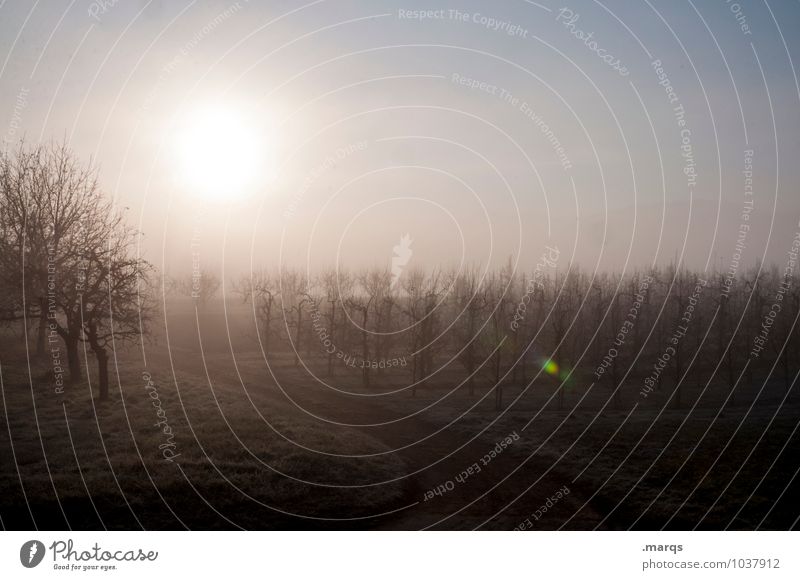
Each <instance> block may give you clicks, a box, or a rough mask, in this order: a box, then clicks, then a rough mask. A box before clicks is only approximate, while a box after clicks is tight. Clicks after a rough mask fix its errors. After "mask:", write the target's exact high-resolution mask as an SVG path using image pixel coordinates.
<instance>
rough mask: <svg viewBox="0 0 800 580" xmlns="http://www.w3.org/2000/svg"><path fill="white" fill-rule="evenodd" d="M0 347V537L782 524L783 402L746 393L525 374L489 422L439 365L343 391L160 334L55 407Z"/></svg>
mask: <svg viewBox="0 0 800 580" xmlns="http://www.w3.org/2000/svg"><path fill="white" fill-rule="evenodd" d="M190 336H191V333H188V334H187V337H190ZM8 338H9V337H8V336H6V338H5V339H4V346H3V349H2V356H1V357H0V364H2V368H0V372H1V373H2V375H1V376H2V398H1V399H0V405H1V406H2V408H1V409H0V423H2V425H0V466H2V470H1V471H0V518H1V519H2V521H1V523H2V526H3V528H4V529H35V528H36V529H103V528H107V529H142V528H144V529H184V528H189V529H220V528H222V529H236V528H245V529H421V528H432V529H474V528H480V529H506V530H510V529H514V528H518V527H524V528H528V529H547V530H552V529H579V530H586V529H629V528H633V529H648V530H652V529H662V528H665V529H682V530H685V529H695V528H696V529H746V530H751V529H781V530H784V529H792V528H797V527H798V517H800V502H799V501H798V500H797V499H796V498H797V497H798V496H799V494H800V482H799V481H798V478H797V477H796V475H797V471H798V468H800V451H799V450H798V449H799V446H800V438H798V434H797V427H798V417H800V406H798V403H797V401H798V399H800V397H792V396H789V397H787V393H786V389H785V385H784V384H783V383H781V384H773V383H772V382H771V381H768V382H767V383H766V385H764V383H763V377H758V378H757V379H758V380H754V381H753V384H748V385H742V384H740V385H739V386H738V387H737V392H736V404H735V405H730V404H728V405H723V402H724V401H725V398H726V397H727V395H728V391H727V390H724V389H722V388H721V387H719V386H717V385H714V384H712V385H710V386H706V385H705V384H703V383H701V384H696V383H695V382H692V381H689V382H688V383H687V386H686V390H685V392H684V397H683V399H684V403H683V407H682V408H680V409H677V408H674V406H673V405H666V402H667V398H668V394H667V393H663V392H657V393H655V394H654V395H653V396H651V397H649V398H648V399H647V400H643V399H641V397H638V396H637V391H636V390H634V388H633V387H631V388H629V389H626V390H623V395H622V397H621V400H620V401H618V402H615V401H612V400H610V397H609V394H610V391H609V389H608V387H606V386H594V387H591V388H590V385H589V384H581V383H580V382H578V381H575V382H573V383H572V384H570V386H569V388H568V390H567V392H566V395H565V398H564V401H563V408H562V409H559V408H558V402H557V397H554V394H555V385H554V384H553V382H552V381H548V380H546V379H540V380H538V381H536V382H535V383H534V384H533V385H531V386H530V387H528V388H527V389H526V385H525V384H522V383H520V384H508V385H506V386H505V388H504V398H503V405H504V409H505V410H504V411H502V412H497V411H495V410H494V398H493V397H494V395H493V394H492V393H491V392H490V391H489V390H488V386H487V385H482V386H481V387H479V388H478V389H477V392H476V394H475V395H474V396H469V395H468V393H467V389H466V386H464V385H461V381H462V380H463V373H459V372H457V371H456V370H455V369H453V370H448V369H445V370H444V371H442V372H441V373H439V374H438V375H437V376H436V377H435V378H434V379H432V380H430V381H428V383H427V384H425V385H424V386H421V387H420V388H419V389H418V392H417V394H416V396H414V397H412V396H411V393H410V392H409V390H408V389H405V388H404V385H406V384H407V373H405V371H403V373H399V372H395V373H392V374H389V373H387V374H385V375H384V376H381V377H377V376H376V377H373V383H374V384H373V386H372V387H371V388H370V389H364V388H363V387H361V386H360V382H359V377H358V375H357V373H353V372H349V371H348V369H339V370H338V371H337V375H338V376H336V377H335V378H334V379H330V378H329V377H326V376H324V374H325V373H324V371H325V364H324V361H323V359H322V358H321V357H313V356H312V357H311V358H309V359H307V360H306V362H307V363H308V364H309V368H308V369H305V368H303V366H302V365H301V366H300V367H295V365H294V359H293V357H291V356H289V355H288V354H278V355H276V356H273V357H270V359H269V363H270V364H269V366H268V365H267V364H266V363H265V360H264V358H263V356H262V355H261V353H260V351H259V350H258V348H257V345H256V346H254V344H253V342H252V337H247V336H244V335H242V336H235V337H234V336H232V337H231V339H230V340H231V341H232V342H231V343H232V344H233V347H231V345H230V344H229V342H228V336H227V335H226V334H225V333H216V334H215V337H214V338H210V339H208V340H205V339H204V341H203V344H202V345H201V344H200V343H199V342H197V341H196V339H194V340H195V341H194V343H193V341H192V339H191V338H185V339H181V337H180V336H178V335H177V334H175V335H174V336H172V337H171V339H170V341H169V342H166V341H164V340H161V341H158V342H157V343H155V344H152V345H147V346H146V347H145V352H146V355H147V359H146V364H145V363H144V362H143V359H142V351H141V350H136V349H135V348H132V349H129V350H127V351H120V352H118V354H117V361H116V362H117V364H116V366H115V367H113V370H112V389H111V390H112V397H111V400H110V401H108V402H103V403H100V402H97V401H95V400H94V399H93V398H92V397H91V392H92V388H93V387H95V385H94V382H93V381H94V375H93V374H91V373H90V380H89V381H84V382H83V383H81V384H78V385H75V386H73V387H71V388H68V389H67V392H66V393H65V394H64V395H63V396H62V395H59V394H57V393H55V391H54V385H53V379H52V368H51V366H50V365H49V363H48V361H47V360H45V361H32V362H31V364H30V366H29V365H28V364H27V362H26V354H25V350H24V346H21V345H20V343H19V341H11V340H9V339H8ZM232 353H235V354H232ZM88 361H89V363H90V365H91V368H92V369H93V360H92V358H91V355H89V357H88ZM309 361H310V362H309ZM145 372H146V373H149V375H150V376H151V377H152V385H151V387H150V388H146V387H147V380H146V378H145V377H144V376H143V373H145ZM312 372H313V373H315V374H316V376H317V378H315V376H314V374H312ZM326 381H327V384H326ZM95 390H96V389H95ZM153 393H155V396H157V397H158V399H157V404H158V405H160V407H161V409H162V412H161V416H159V415H158V409H157V408H156V407H155V406H154V405H153V402H154V401H155V400H156V399H154V398H153V397H154V395H153ZM791 394H792V390H790V391H789V395H791ZM729 403H730V401H729ZM159 422H161V426H156V423H159ZM165 424H166V425H169V428H170V429H171V430H172V433H173V434H174V436H173V438H172V439H168V437H167V436H166V435H165V434H164V433H163V431H160V430H159V429H161V428H162V427H163V426H164V425H165ZM509 437H510V439H508V438H509ZM501 441H502V442H505V443H506V444H505V445H503V443H501ZM172 444H174V446H173V445H172ZM498 444H499V445H498ZM159 446H161V447H159ZM167 448H168V449H170V450H172V452H174V453H178V454H179V455H177V456H176V457H175V458H174V459H172V460H171V461H168V460H165V458H164V454H163V450H164V449H167ZM167 455H170V453H168V454H167ZM476 465H477V467H476ZM478 467H479V468H480V470H478V469H477V468H478ZM567 492H568V493H567Z"/></svg>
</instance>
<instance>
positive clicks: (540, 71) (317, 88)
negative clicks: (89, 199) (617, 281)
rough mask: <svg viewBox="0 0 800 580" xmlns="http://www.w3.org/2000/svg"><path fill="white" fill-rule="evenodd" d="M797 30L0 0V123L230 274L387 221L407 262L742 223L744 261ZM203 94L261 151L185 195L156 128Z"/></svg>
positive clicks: (791, 213) (717, 11)
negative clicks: (88, 171)
mask: <svg viewBox="0 0 800 580" xmlns="http://www.w3.org/2000/svg"><path fill="white" fill-rule="evenodd" d="M415 11H422V12H423V13H426V12H427V13H426V14H424V16H426V18H424V19H421V18H420V16H422V14H419V13H418V12H415ZM778 25H779V26H778ZM797 30H800V4H799V3H798V2H788V1H786V2H777V1H775V2H769V3H766V2H748V1H742V2H738V3H733V2H726V1H725V0H714V1H711V0H707V1H696V2H693V3H692V2H680V1H678V2H674V1H659V2H649V3H648V2H646V1H645V2H629V1H617V2H609V3H600V2H579V1H570V2H567V3H565V4H560V3H554V2H551V1H549V0H542V2H538V3H534V2H527V1H524V0H508V1H502V2H485V1H484V2H464V1H458V2H384V1H375V0H371V1H360V2H359V1H340V0H329V1H317V2H308V3H305V2H273V1H266V2H246V1H243V0H242V1H240V2H202V1H197V2H180V1H176V2H158V1H151V2H146V1H143V0H139V1H131V0H120V1H118V2H116V3H115V2H113V0H111V1H109V0H106V1H105V2H98V3H92V2H88V1H83V0H76V1H73V2H23V1H14V0H6V1H3V2H0V59H2V61H0V62H2V64H1V65H0V67H2V68H0V102H1V103H2V107H1V108H0V134H2V135H4V140H5V141H14V140H16V139H18V138H19V137H21V136H22V135H23V134H24V135H25V136H26V138H27V139H28V140H30V141H38V140H40V139H50V138H56V139H61V138H65V139H67V140H68V141H69V142H70V144H71V145H72V147H73V148H74V150H75V151H76V152H77V153H78V154H79V155H80V156H82V157H84V158H86V159H87V160H88V159H89V158H90V157H93V158H94V159H95V160H96V162H97V163H98V164H99V166H100V168H101V171H100V175H101V180H102V184H103V186H104V187H105V188H106V189H107V190H108V191H109V193H110V194H111V195H114V196H115V198H116V200H117V202H118V203H119V205H120V207H127V208H129V209H128V211H129V213H130V218H131V220H133V221H135V222H136V223H138V224H139V225H140V227H141V229H142V230H143V231H144V232H145V241H144V243H143V251H145V253H146V255H147V257H148V258H150V259H151V261H153V262H155V263H157V264H159V265H160V264H162V260H163V263H164V264H165V266H166V267H167V268H168V269H169V270H170V271H174V272H183V271H188V270H189V269H190V268H191V263H192V262H191V260H192V256H193V255H194V256H195V257H196V256H197V255H198V253H199V254H200V255H201V256H202V260H203V263H204V264H205V265H206V266H208V267H219V266H220V265H221V264H222V261H223V260H224V261H225V264H226V265H225V268H226V272H228V273H233V272H237V271H240V270H242V269H246V268H249V266H250V263H251V262H252V263H254V264H256V265H266V264H275V263H277V261H278V260H279V259H281V258H282V259H283V260H284V261H287V262H289V263H292V264H297V265H300V266H303V265H305V264H306V263H309V264H311V265H313V266H319V265H323V264H332V263H334V262H335V261H338V263H340V264H343V265H347V266H353V267H355V266H362V265H368V264H378V265H388V264H389V261H390V259H391V256H392V251H393V247H394V246H395V245H396V244H397V243H398V241H399V239H400V237H401V236H402V235H403V234H406V233H407V234H409V235H410V237H411V238H412V239H413V242H412V245H411V248H412V250H413V257H412V260H413V261H414V263H416V264H420V265H422V264H425V265H435V264H445V265H457V264H459V263H462V262H463V263H472V264H484V263H486V262H487V261H488V262H490V263H492V264H495V265H497V264H501V263H504V262H505V261H506V260H507V258H508V257H509V256H514V258H515V259H516V257H518V256H520V254H521V259H522V261H521V262H520V266H522V267H524V268H526V269H531V268H532V267H533V265H534V264H535V262H536V261H537V259H538V258H539V256H540V255H541V253H542V252H543V251H544V247H545V245H546V244H550V245H557V246H558V248H559V249H560V250H561V256H562V258H561V259H562V260H563V261H564V265H565V266H566V263H567V262H568V261H569V259H570V258H571V257H572V256H574V257H575V260H577V261H578V262H580V263H581V265H582V266H584V267H586V268H589V269H594V268H595V267H600V268H621V267H623V266H624V265H626V264H627V266H628V267H630V266H633V265H636V266H641V265H647V264H650V263H652V262H653V261H658V262H662V263H664V262H667V261H670V260H672V259H673V258H674V257H675V256H683V259H684V261H685V262H686V263H688V264H689V265H691V266H694V267H699V268H704V267H712V266H714V265H717V266H719V267H721V268H723V269H724V268H727V265H728V263H729V262H730V260H731V257H732V255H733V253H734V252H735V250H736V241H737V235H738V234H739V233H740V232H741V231H742V230H741V224H742V223H745V222H746V224H747V225H748V226H750V229H749V230H748V231H747V235H746V237H745V239H744V243H745V250H744V254H743V261H744V262H745V263H747V264H751V263H753V262H755V261H756V260H757V259H759V258H761V257H762V256H764V255H766V257H767V259H768V260H771V261H775V262H776V263H778V264H781V265H782V264H783V263H784V262H785V259H786V256H785V250H786V249H787V248H788V247H789V246H790V245H791V240H792V238H793V236H794V235H795V232H796V231H797V230H798V220H799V219H800V195H799V191H798V183H800V167H799V165H800V164H798V159H800V155H798V153H800V115H798V111H799V110H800V109H799V108H798V107H799V106H800V91H799V90H798V84H797V76H796V73H795V72H794V69H793V66H792V63H794V64H795V65H797V64H800V39H798V38H797ZM589 35H591V36H589ZM654 61H660V63H661V69H660V71H659V70H656V69H657V68H658V67H657V66H654V64H653V63H654ZM659 74H660V75H661V76H659ZM659 82H661V84H659ZM667 85H668V86H669V87H671V91H668V90H667ZM670 100H672V102H670ZM676 107H677V108H679V109H680V108H682V110H683V111H684V114H683V115H680V114H677V112H676ZM207 109H214V110H226V111H229V112H231V114H232V115H234V116H235V117H236V118H237V119H238V121H239V123H240V124H241V125H242V126H244V127H245V130H246V131H250V132H252V133H253V134H255V135H257V137H258V139H259V143H260V144H261V146H263V149H258V156H259V157H258V159H261V158H262V157H263V163H261V162H259V163H258V165H259V167H261V168H267V169H263V171H261V173H260V174H259V178H258V180H257V183H250V184H249V185H248V186H247V189H248V191H246V192H243V191H235V192H229V193H230V196H229V197H227V198H225V199H221V198H220V196H218V197H217V198H215V199H212V200H210V201H207V202H205V203H204V201H203V200H204V199H205V198H204V197H203V196H202V195H200V194H198V192H197V187H198V184H196V183H192V184H190V183H188V182H187V181H186V179H185V175H184V176H183V177H182V176H181V174H180V171H178V170H177V169H176V164H179V162H178V161H176V159H181V158H182V157H181V156H182V155H183V156H184V157H185V153H186V152H185V151H181V150H180V148H181V146H180V145H176V138H175V136H176V134H178V133H180V132H181V131H182V130H183V129H182V127H183V128H184V129H185V126H186V123H187V121H186V115H187V114H188V115H189V117H188V118H189V119H192V118H196V117H191V114H192V112H196V111H198V110H200V111H203V110H207ZM680 121H683V125H680V124H679V122H680ZM198 126H199V127H200V129H199V133H198V132H197V131H195V132H194V133H191V135H192V137H191V139H192V140H196V141H197V142H199V143H200V144H203V143H205V142H206V141H209V140H211V141H214V140H216V145H217V146H220V143H219V141H220V140H223V141H224V139H220V138H219V136H218V135H215V134H207V133H208V132H206V133H204V132H203V131H204V129H203V127H205V125H204V124H203V123H202V122H200V123H199V124H198ZM682 146H683V148H682ZM223 147H225V149H226V150H228V151H229V152H230V153H232V154H234V155H236V156H238V157H242V155H240V153H246V152H245V151H239V149H237V147H242V146H241V144H240V145H235V144H232V145H231V146H230V147H228V146H227V144H225V145H223ZM749 150H752V157H750V156H749V154H748V153H746V152H747V151H749ZM251 152H252V150H251ZM747 159H752V196H748V195H745V186H746V185H747V184H746V182H745V174H744V173H743V171H744V170H745V163H746V162H747ZM196 163H198V164H200V165H202V166H208V165H209V163H208V161H207V160H203V162H202V163H200V162H199V161H196ZM212 165H213V164H212ZM205 168H206V167H200V169H205ZM225 170H226V167H221V168H218V169H212V170H211V171H217V172H219V171H225ZM266 173H274V174H275V175H274V177H273V178H270V179H267V178H266V176H265V174H266ZM687 173H688V174H687ZM200 175H205V174H204V173H200ZM212 175H213V173H212ZM232 181H234V180H232ZM201 185H202V184H201ZM243 193H246V194H247V195H241V194H243ZM234 198H235V199H234ZM750 199H752V202H753V211H752V213H751V214H750V215H749V217H748V219H747V220H743V218H742V217H741V214H742V210H743V208H744V207H746V206H745V203H746V202H747V201H748V200H750ZM767 239H769V246H768V247H767V245H766V241H767Z"/></svg>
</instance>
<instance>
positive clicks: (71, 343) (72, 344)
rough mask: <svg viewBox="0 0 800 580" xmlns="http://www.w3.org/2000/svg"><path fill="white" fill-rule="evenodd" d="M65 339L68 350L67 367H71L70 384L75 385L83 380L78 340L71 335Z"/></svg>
mask: <svg viewBox="0 0 800 580" xmlns="http://www.w3.org/2000/svg"><path fill="white" fill-rule="evenodd" d="M62 338H64V345H65V347H66V349H67V365H68V366H69V382H70V384H72V385H74V384H76V383H79V382H80V381H81V379H83V372H82V370H81V359H80V355H79V354H78V339H77V338H74V337H72V336H70V335H67V336H66V337H62Z"/></svg>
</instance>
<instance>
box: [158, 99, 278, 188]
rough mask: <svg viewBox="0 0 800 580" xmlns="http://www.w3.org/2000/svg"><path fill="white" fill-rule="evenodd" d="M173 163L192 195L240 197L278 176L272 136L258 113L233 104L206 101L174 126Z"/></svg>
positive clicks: (180, 182)
mask: <svg viewBox="0 0 800 580" xmlns="http://www.w3.org/2000/svg"><path fill="white" fill-rule="evenodd" d="M174 153H175V169H176V173H177V180H178V182H179V184H180V185H181V186H182V187H183V188H185V189H186V190H187V191H188V192H189V193H190V194H191V195H197V196H201V197H205V198H207V199H215V200H220V201H225V200H232V199H240V198H242V197H244V196H246V195H250V194H252V193H254V192H255V191H256V190H257V189H258V188H259V187H263V186H264V185H266V184H268V183H269V182H270V181H272V179H274V173H275V165H274V137H271V136H270V131H269V130H268V129H267V128H266V127H265V126H264V124H263V123H262V122H259V119H257V118H256V117H255V116H250V117H248V115H246V114H245V112H244V111H243V110H239V109H236V108H235V107H232V106H203V107H197V108H195V109H193V110H191V111H190V112H189V113H187V114H186V115H184V116H183V117H182V118H181V121H180V123H179V125H178V127H177V128H176V131H175V143H174Z"/></svg>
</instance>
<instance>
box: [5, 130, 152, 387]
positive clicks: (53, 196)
mask: <svg viewBox="0 0 800 580" xmlns="http://www.w3.org/2000/svg"><path fill="white" fill-rule="evenodd" d="M138 235H139V234H138V233H137V232H136V231H135V230H134V229H132V228H130V227H129V226H128V225H126V223H125V220H124V217H123V215H122V214H121V213H120V212H118V211H116V210H115V209H114V207H113V205H112V203H111V201H110V200H109V199H108V198H107V197H106V196H105V195H104V194H103V193H102V191H101V189H100V187H99V186H98V183H97V177H96V171H95V170H94V169H93V168H92V166H91V164H89V165H84V164H82V163H81V162H80V161H79V160H78V159H77V158H76V157H75V156H74V155H73V154H72V153H71V152H70V150H69V149H68V148H67V147H66V146H65V145H62V144H46V145H34V146H29V145H26V144H24V143H22V144H20V145H19V147H18V148H17V149H15V150H14V151H7V152H4V153H3V154H2V155H0V320H2V321H4V322H6V323H12V322H15V321H25V322H26V323H33V324H35V325H36V329H35V332H36V354H37V355H38V356H42V357H43V356H50V354H52V358H53V359H55V360H61V357H60V355H58V354H57V353H56V351H57V350H58V349H60V348H61V344H63V345H64V348H65V351H66V353H65V354H66V357H65V358H66V361H67V365H68V368H69V378H70V380H71V381H72V382H75V381H78V380H80V379H81V378H82V368H81V359H80V350H81V349H80V348H79V346H80V345H81V344H82V343H85V344H87V345H88V347H89V348H90V349H91V351H92V353H93V354H94V356H95V358H96V361H97V367H98V371H99V385H98V386H99V396H100V399H107V398H108V359H109V350H110V348H112V343H113V342H114V341H118V342H121V341H124V340H129V339H133V338H135V337H138V336H139V335H140V334H142V333H144V332H146V331H147V323H148V320H149V316H150V313H151V312H152V306H153V304H152V300H151V298H150V297H151V296H152V295H153V294H152V293H151V292H150V291H149V290H150V289H149V288H148V284H149V283H150V280H151V279H152V277H151V273H152V268H151V266H150V265H149V264H148V263H147V262H146V261H144V260H143V259H141V258H140V257H139V256H138V254H137V251H136V250H137V244H138V239H137V238H138ZM48 351H50V352H48Z"/></svg>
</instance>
